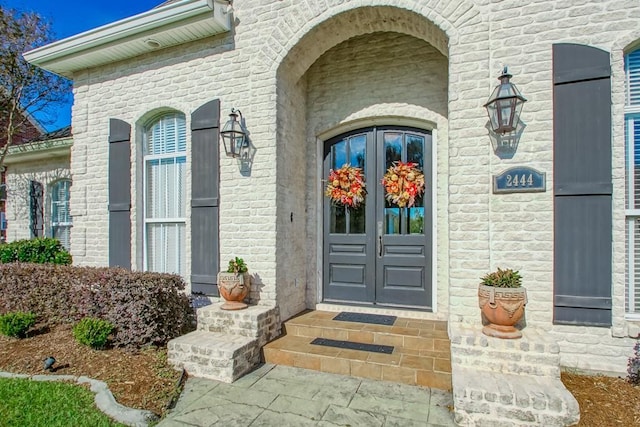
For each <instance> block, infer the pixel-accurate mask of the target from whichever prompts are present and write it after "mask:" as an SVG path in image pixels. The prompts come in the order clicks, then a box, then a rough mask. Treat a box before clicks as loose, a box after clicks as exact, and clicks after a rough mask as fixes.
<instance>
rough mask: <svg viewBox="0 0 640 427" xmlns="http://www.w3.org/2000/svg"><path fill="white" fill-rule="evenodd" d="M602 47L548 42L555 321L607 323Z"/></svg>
mask: <svg viewBox="0 0 640 427" xmlns="http://www.w3.org/2000/svg"><path fill="white" fill-rule="evenodd" d="M610 76H611V67H610V63H609V53H607V52H605V51H602V50H600V49H596V48H593V47H590V46H583V45H576V44H556V45H553V84H554V86H553V103H554V105H553V129H554V132H553V133H554V135H553V137H554V143H553V175H554V323H559V324H571V325H592V326H610V325H611V260H612V259H611V258H612V255H611V251H612V246H611V240H612V230H611V228H612V213H611V194H612V181H611V82H610Z"/></svg>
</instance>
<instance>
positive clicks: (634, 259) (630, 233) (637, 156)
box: [625, 49, 640, 319]
mask: <svg viewBox="0 0 640 427" xmlns="http://www.w3.org/2000/svg"><path fill="white" fill-rule="evenodd" d="M625 72H626V78H627V93H626V102H625V141H626V156H625V158H626V159H625V160H626V217H627V222H626V236H627V238H626V241H627V242H626V243H627V292H626V303H627V304H626V305H627V313H628V314H629V316H630V317H636V318H638V319H640V49H636V50H634V51H632V52H629V53H628V54H626V55H625Z"/></svg>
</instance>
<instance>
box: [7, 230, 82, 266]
mask: <svg viewBox="0 0 640 427" xmlns="http://www.w3.org/2000/svg"><path fill="white" fill-rule="evenodd" d="M17 261H18V262H35V263H37V264H63V265H69V264H71V254H69V252H67V250H66V249H65V248H64V247H63V246H62V244H61V243H60V241H58V240H57V239H53V238H50V237H44V238H37V239H29V240H17V241H15V242H11V243H6V244H3V245H0V262H1V263H9V262H17Z"/></svg>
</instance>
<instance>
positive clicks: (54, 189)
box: [51, 179, 73, 250]
mask: <svg viewBox="0 0 640 427" xmlns="http://www.w3.org/2000/svg"><path fill="white" fill-rule="evenodd" d="M70 196H71V181H70V180H68V179H65V180H61V181H57V182H55V183H53V185H52V186H51V237H53V238H55V239H58V240H59V241H60V243H61V244H62V246H64V248H65V249H66V250H69V249H70V247H71V226H72V225H73V223H72V220H71V210H70V209H69V200H70Z"/></svg>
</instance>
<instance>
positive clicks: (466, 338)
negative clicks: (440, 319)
mask: <svg viewBox="0 0 640 427" xmlns="http://www.w3.org/2000/svg"><path fill="white" fill-rule="evenodd" d="M522 332H523V336H522V338H521V339H513V340H510V339H500V338H493V337H488V336H486V335H484V334H483V333H482V326H481V325H473V326H470V325H454V326H452V328H451V358H452V359H451V360H452V363H453V364H454V365H461V366H466V367H469V366H475V367H479V368H480V369H483V370H487V371H493V372H499V373H510V374H527V375H535V376H545V377H552V378H560V349H559V347H558V344H557V343H556V342H555V341H554V340H553V339H552V338H550V337H547V336H546V335H545V334H544V332H541V331H538V330H536V329H535V328H525V329H524V330H523V331H522Z"/></svg>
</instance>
